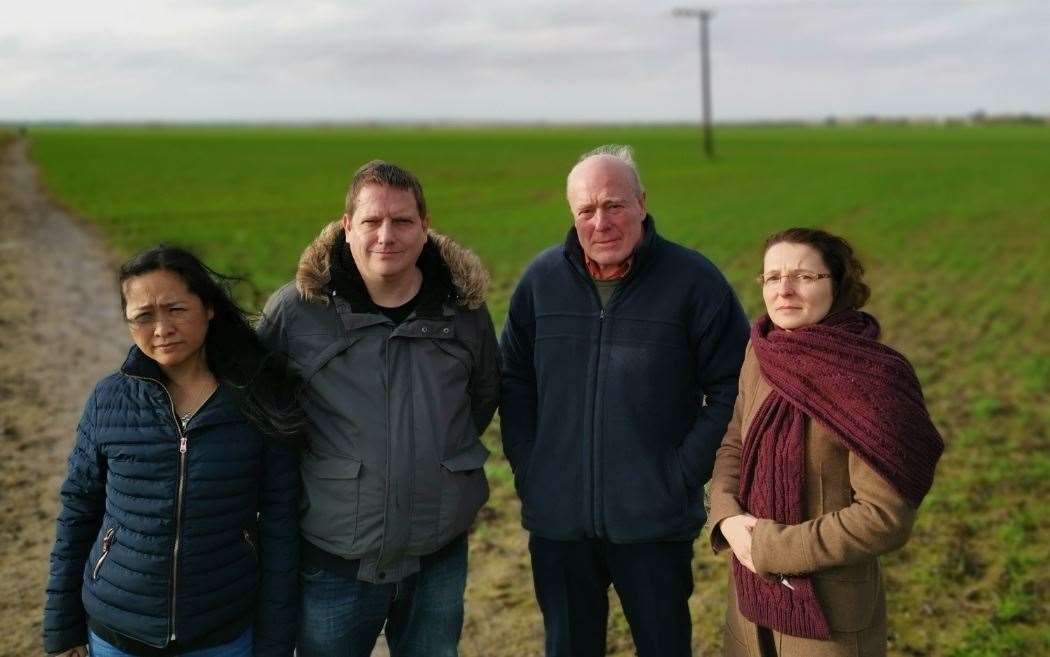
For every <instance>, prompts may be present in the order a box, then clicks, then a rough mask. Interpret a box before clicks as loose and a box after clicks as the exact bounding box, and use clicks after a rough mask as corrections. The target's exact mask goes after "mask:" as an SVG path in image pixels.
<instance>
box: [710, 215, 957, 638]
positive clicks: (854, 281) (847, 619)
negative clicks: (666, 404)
mask: <svg viewBox="0 0 1050 657" xmlns="http://www.w3.org/2000/svg"><path fill="white" fill-rule="evenodd" d="M863 273H864V268H863V267H862V266H861V264H860V262H859V261H858V259H857V258H856V256H855V255H854V253H853V249H852V248H850V246H849V244H847V243H846V241H845V240H843V239H842V238H840V237H836V236H835V235H831V234H829V233H826V232H824V231H821V230H813V229H807V228H793V229H790V230H786V231H783V232H780V233H777V234H775V235H772V236H770V237H769V238H768V239H767V240H766V243H765V248H764V266H763V268H762V274H761V275H760V276H759V284H760V285H761V287H762V297H763V299H764V301H765V305H766V314H765V315H763V316H762V317H760V318H759V319H758V320H757V321H756V322H755V323H754V325H753V326H752V329H751V341H750V343H749V345H748V347H747V351H746V355H745V357H744V364H743V368H742V370H741V372H740V383H739V391H738V395H737V400H736V408H735V411H734V414H733V419H732V421H731V422H730V424H729V427H728V429H727V431H726V435H725V438H724V439H723V442H722V446H721V448H720V449H719V450H718V456H717V459H716V461H715V469H714V475H713V477H712V480H711V514H710V517H711V526H712V532H711V542H712V545H713V546H714V548H715V550H716V551H717V550H723V549H725V548H731V549H732V555H733V557H732V572H731V575H730V578H729V583H730V586H729V608H728V610H727V613H726V625H725V654H726V655H729V656H731V657H738V656H741V657H742V656H751V657H755V656H761V657H772V656H774V655H775V656H779V657H803V656H804V657H839V656H843V657H844V656H846V655H850V656H854V657H856V656H861V657H870V656H873V655H879V656H881V655H885V654H886V598H885V593H884V591H883V584H882V576H881V574H880V571H879V561H878V557H879V555H881V554H885V553H886V552H889V551H891V550H895V549H897V548H899V547H901V546H902V545H904V543H905V541H907V539H908V535H909V533H910V531H911V527H912V523H913V521H914V520H915V514H916V511H917V509H918V507H919V504H920V502H922V499H923V497H924V496H925V495H926V493H927V492H928V491H929V489H930V486H931V485H932V484H933V473H934V468H935V466H936V464H937V460H938V459H939V458H940V455H941V452H942V451H943V449H944V445H943V443H942V441H941V437H940V435H939V434H938V433H937V430H936V429H935V428H934V426H933V424H932V423H931V422H930V417H929V415H928V413H927V412H926V405H925V402H924V401H923V396H922V391H921V389H920V387H919V381H918V379H917V378H916V376H915V372H914V370H913V369H912V366H911V364H910V363H909V362H908V360H907V359H906V358H905V357H904V356H903V355H901V354H900V353H899V352H897V351H894V350H893V349H891V348H890V347H888V346H886V345H884V344H882V343H880V342H879V341H878V338H879V324H878V322H877V321H876V320H875V318H874V317H872V316H871V315H869V314H867V313H864V312H861V310H860V308H861V307H863V305H864V303H865V302H866V301H867V299H868V296H869V289H868V286H867V285H866V284H865V283H864V282H863Z"/></svg>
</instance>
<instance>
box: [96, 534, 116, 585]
mask: <svg viewBox="0 0 1050 657" xmlns="http://www.w3.org/2000/svg"><path fill="white" fill-rule="evenodd" d="M116 531H117V529H116V527H110V528H109V529H107V530H106V535H105V536H103V537H102V554H100V555H99V557H98V561H96V562H95V567H94V568H93V569H92V570H91V579H92V580H95V581H97V580H98V571H99V570H100V569H101V568H102V562H104V561H105V560H106V557H108V556H109V550H110V548H111V547H113V534H114V533H115V532H116Z"/></svg>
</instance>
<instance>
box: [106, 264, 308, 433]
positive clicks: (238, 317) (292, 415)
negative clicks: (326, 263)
mask: <svg viewBox="0 0 1050 657" xmlns="http://www.w3.org/2000/svg"><path fill="white" fill-rule="evenodd" d="M158 270H164V271H170V272H172V273H174V274H176V275H177V276H178V277H179V278H181V279H182V281H183V283H185V284H186V288H187V289H188V290H189V291H190V292H192V293H193V294H195V295H197V297H198V298H199V299H200V300H201V302H202V303H203V304H204V307H205V308H210V309H211V310H212V312H213V313H214V314H213V316H212V318H211V320H210V321H209V322H208V333H207V336H206V337H205V339H204V354H205V358H206V360H207V363H208V369H210V370H211V372H212V374H213V375H215V378H216V379H218V380H219V381H221V382H223V383H226V384H227V385H228V386H229V387H230V388H232V389H233V391H234V393H235V396H236V398H237V406H238V407H239V408H240V410H241V412H242V413H244V415H245V417H247V418H248V420H249V421H251V422H252V424H254V425H255V426H256V427H258V428H259V430H260V431H262V433H263V434H265V435H266V436H268V437H270V438H277V439H283V440H286V441H289V442H292V443H294V444H295V445H296V446H298V445H299V444H300V442H301V435H302V427H303V423H304V415H303V412H302V410H301V408H300V407H299V403H298V401H297V397H298V392H299V389H300V387H301V386H300V381H299V378H298V377H297V376H296V375H295V374H294V373H293V372H292V371H291V369H289V367H288V365H287V360H286V359H285V358H284V357H283V355H281V354H277V353H274V352H272V351H270V350H269V349H267V348H266V346H265V345H263V344H262V342H261V341H260V340H259V337H258V336H257V335H256V333H255V331H254V330H253V329H252V326H251V323H250V321H249V314H248V313H247V312H245V311H244V309H242V308H241V307H240V306H239V305H238V304H237V302H236V301H234V300H233V296H232V294H231V292H230V286H231V284H232V283H233V282H236V281H238V280H239V279H237V278H234V277H231V276H224V275H223V274H220V273H218V272H216V271H214V270H212V269H211V268H209V267H208V266H207V265H205V264H204V263H203V262H201V261H200V259H199V258H198V257H197V256H195V255H193V254H192V253H190V252H189V251H187V250H186V249H183V248H180V247H177V246H169V245H166V244H160V245H158V246H155V247H153V248H151V249H148V250H146V251H143V252H141V253H139V254H138V255H136V256H134V257H133V258H131V259H130V260H128V261H127V262H125V263H124V264H123V265H122V266H121V268H120V272H119V274H118V277H117V283H118V285H119V287H120V306H121V309H122V310H124V309H125V307H126V305H127V300H126V299H125V298H124V282H125V281H127V280H128V279H129V278H133V277H135V276H142V275H144V274H148V273H150V272H153V271H158Z"/></svg>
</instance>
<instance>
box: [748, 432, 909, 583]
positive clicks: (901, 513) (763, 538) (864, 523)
mask: <svg viewBox="0 0 1050 657" xmlns="http://www.w3.org/2000/svg"><path fill="white" fill-rule="evenodd" d="M849 476H850V485H851V486H852V487H853V491H854V494H853V503H852V504H850V505H849V506H847V507H845V508H842V509H839V510H838V511H833V512H831V513H825V514H823V515H821V516H820V517H818V518H815V519H813V520H808V521H806V522H803V523H799V524H797V525H782V524H779V523H776V522H773V521H772V520H768V519H763V520H759V521H758V524H756V525H755V528H754V532H753V534H752V543H751V558H752V560H753V561H754V564H755V570H757V571H758V573H759V574H760V575H769V574H772V573H777V574H788V575H804V574H807V573H812V572H816V571H819V570H825V569H827V568H833V567H836V566H848V565H851V564H856V563H860V562H862V561H864V560H866V559H871V558H873V557H876V556H878V555H880V554H884V553H886V552H891V551H893V550H896V549H898V548H900V547H901V546H902V545H904V543H905V542H907V540H908V536H909V535H910V534H911V527H912V524H913V523H914V522H915V515H916V510H915V509H914V508H912V507H911V505H909V504H908V503H907V502H906V501H905V500H904V498H902V497H901V496H900V495H899V494H898V493H897V491H896V490H895V489H894V488H893V487H892V486H891V485H890V484H889V482H887V481H886V480H885V479H883V478H882V477H881V476H880V475H879V474H878V473H876V472H875V471H874V470H873V469H871V467H870V466H868V464H867V463H865V462H864V460H863V459H861V458H860V457H858V456H855V455H854V454H853V453H852V452H850V454H849Z"/></svg>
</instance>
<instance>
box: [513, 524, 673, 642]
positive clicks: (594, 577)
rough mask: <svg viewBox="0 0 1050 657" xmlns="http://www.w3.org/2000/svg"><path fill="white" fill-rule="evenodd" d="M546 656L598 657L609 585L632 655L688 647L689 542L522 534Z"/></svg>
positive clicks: (603, 637) (606, 618)
mask: <svg viewBox="0 0 1050 657" xmlns="http://www.w3.org/2000/svg"><path fill="white" fill-rule="evenodd" d="M529 553H530V554H531V555H532V577H533V582H534V583H535V586H536V598H537V600H538V601H539V603H540V611H542V612H543V627H544V631H545V632H546V635H547V638H546V644H545V645H546V653H547V657H601V656H602V655H604V654H605V641H606V629H607V627H608V619H609V596H608V592H609V585H610V584H612V585H613V586H614V587H616V593H617V595H619V596H620V603H621V604H622V605H623V612H624V615H625V616H626V617H627V623H628V625H630V627H631V636H632V637H633V638H634V645H635V649H636V650H637V652H638V656H639V657H687V656H689V655H691V654H692V652H691V646H690V643H691V637H692V621H691V619H690V617H689V596H690V594H692V592H693V571H692V568H691V565H690V564H691V562H692V559H693V543H692V541H668V542H664V543H632V544H619V545H618V544H615V543H609V542H608V541H602V540H585V541H552V540H548V539H545V538H540V537H538V536H535V535H533V536H530V537H529Z"/></svg>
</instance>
